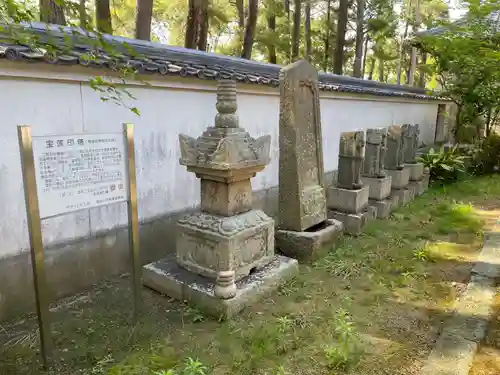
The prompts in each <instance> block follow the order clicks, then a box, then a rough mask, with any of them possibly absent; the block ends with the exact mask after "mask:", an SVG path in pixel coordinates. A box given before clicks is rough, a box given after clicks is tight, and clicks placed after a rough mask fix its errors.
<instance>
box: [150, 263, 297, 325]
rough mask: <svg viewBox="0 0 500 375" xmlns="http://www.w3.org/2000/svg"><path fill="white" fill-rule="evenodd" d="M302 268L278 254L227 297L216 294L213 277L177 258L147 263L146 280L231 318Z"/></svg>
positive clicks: (213, 313) (241, 281)
mask: <svg viewBox="0 0 500 375" xmlns="http://www.w3.org/2000/svg"><path fill="white" fill-rule="evenodd" d="M298 269H299V268H298V262H297V261H296V260H295V259H291V258H288V257H284V256H280V255H277V256H275V257H274V258H273V260H272V261H271V262H270V263H269V264H267V265H265V266H264V267H262V268H260V269H258V270H256V271H255V272H253V273H252V274H250V275H249V276H247V277H245V278H243V279H241V280H239V281H237V282H236V288H237V292H236V296H235V297H234V298H231V299H227V300H223V299H220V298H217V297H215V296H214V286H215V285H214V283H213V282H212V281H211V280H209V279H207V278H205V277H202V276H199V275H197V274H195V273H192V272H189V271H187V270H185V269H184V268H181V267H180V266H179V265H178V264H177V261H176V260H175V258H174V257H170V258H165V259H162V260H159V261H157V262H153V263H149V264H146V265H145V266H144V267H143V283H144V285H145V286H147V287H149V288H151V289H153V290H156V291H157V292H160V293H162V294H165V295H168V296H170V297H173V298H176V299H178V300H181V301H187V302H188V303H189V304H191V305H193V306H196V307H197V308H199V309H200V310H202V311H203V312H205V313H207V314H209V315H212V316H214V317H216V318H230V317H232V316H234V315H236V314H238V313H239V312H240V311H241V310H243V309H244V308H245V307H247V306H249V305H252V304H254V303H256V302H257V301H258V300H259V299H260V298H262V297H263V296H264V295H265V294H267V293H269V292H271V291H273V290H275V289H276V288H277V287H278V286H279V285H280V284H281V283H282V282H283V281H285V280H286V279H287V278H289V277H291V276H293V275H295V274H296V273H297V272H298Z"/></svg>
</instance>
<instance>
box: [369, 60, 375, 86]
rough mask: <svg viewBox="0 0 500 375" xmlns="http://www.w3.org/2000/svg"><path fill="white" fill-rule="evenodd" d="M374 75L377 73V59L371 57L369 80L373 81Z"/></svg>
mask: <svg viewBox="0 0 500 375" xmlns="http://www.w3.org/2000/svg"><path fill="white" fill-rule="evenodd" d="M373 73H375V58H374V57H373V56H370V71H369V72H368V79H369V80H370V81H373Z"/></svg>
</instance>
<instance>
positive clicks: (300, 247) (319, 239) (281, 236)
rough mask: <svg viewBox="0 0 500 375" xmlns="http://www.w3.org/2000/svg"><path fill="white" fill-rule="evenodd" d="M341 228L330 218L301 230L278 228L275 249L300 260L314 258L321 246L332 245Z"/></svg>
mask: <svg viewBox="0 0 500 375" xmlns="http://www.w3.org/2000/svg"><path fill="white" fill-rule="evenodd" d="M343 229H344V226H343V224H342V223H341V222H340V221H337V220H330V219H327V220H325V221H324V222H323V223H320V224H318V225H315V226H314V227H312V228H310V229H308V230H306V231H303V232H295V231H292V230H281V229H278V230H276V234H275V239H276V249H278V250H280V251H281V252H282V253H283V254H285V255H287V256H290V257H293V258H296V259H300V260H303V259H309V258H314V256H315V255H316V254H317V253H318V251H320V250H321V249H322V248H324V247H326V246H330V245H332V244H333V243H334V242H335V240H336V239H337V238H338V237H339V235H340V234H342V230H343Z"/></svg>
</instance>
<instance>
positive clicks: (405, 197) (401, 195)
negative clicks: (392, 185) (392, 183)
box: [390, 189, 413, 207]
mask: <svg viewBox="0 0 500 375" xmlns="http://www.w3.org/2000/svg"><path fill="white" fill-rule="evenodd" d="M392 196H396V197H397V198H396V199H397V200H398V203H397V205H398V207H400V206H404V205H405V204H408V203H410V202H411V201H412V200H413V190H410V189H393V190H392V191H391V195H390V197H392Z"/></svg>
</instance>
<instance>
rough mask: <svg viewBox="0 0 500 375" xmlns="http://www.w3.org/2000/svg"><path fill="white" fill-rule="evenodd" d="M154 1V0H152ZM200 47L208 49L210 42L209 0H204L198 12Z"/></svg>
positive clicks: (202, 49)
mask: <svg viewBox="0 0 500 375" xmlns="http://www.w3.org/2000/svg"><path fill="white" fill-rule="evenodd" d="M151 1H152V0H151ZM197 35H198V43H197V45H198V49H199V50H200V51H206V50H207V42H208V0H202V1H201V4H200V10H199V13H198V33H197Z"/></svg>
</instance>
